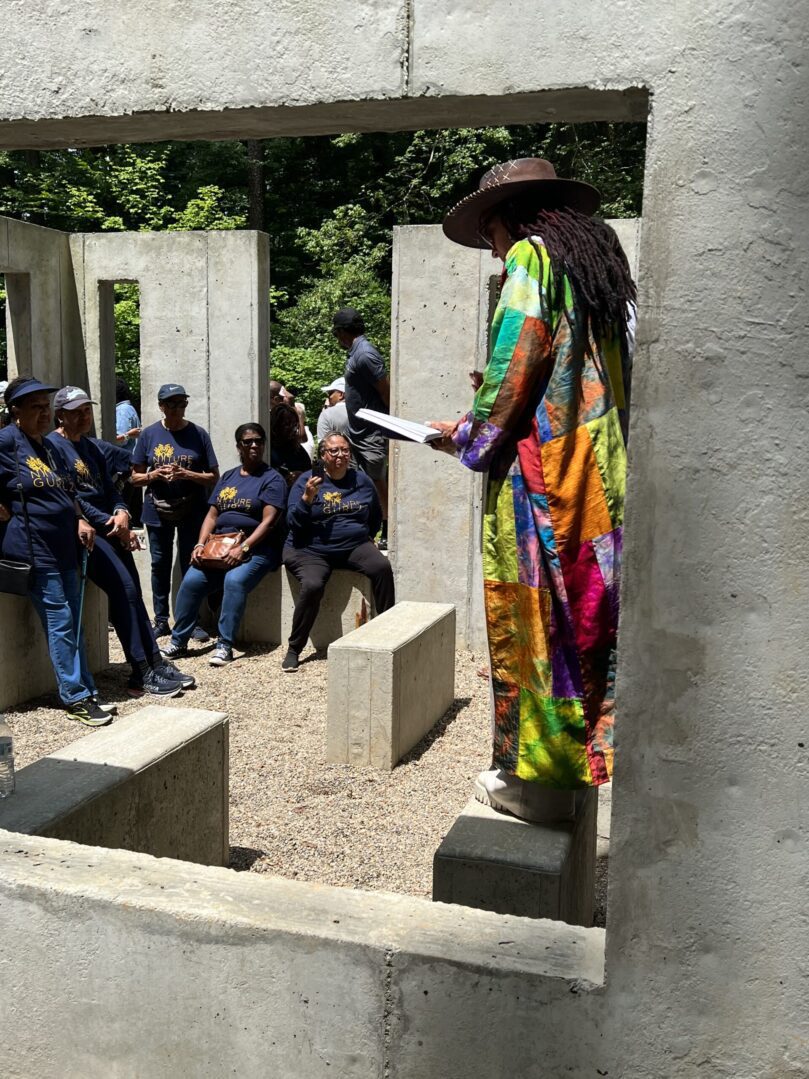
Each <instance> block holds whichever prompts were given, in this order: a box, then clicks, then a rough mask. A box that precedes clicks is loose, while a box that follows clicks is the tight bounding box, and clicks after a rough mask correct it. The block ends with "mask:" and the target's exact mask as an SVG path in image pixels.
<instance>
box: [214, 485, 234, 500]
mask: <svg viewBox="0 0 809 1079" xmlns="http://www.w3.org/2000/svg"><path fill="white" fill-rule="evenodd" d="M237 494H238V491H237V490H236V488H235V487H223V488H222V490H221V491H220V492H219V494H218V495H217V498H216V501H217V502H228V501H230V499H231V498H235V497H236V495H237Z"/></svg>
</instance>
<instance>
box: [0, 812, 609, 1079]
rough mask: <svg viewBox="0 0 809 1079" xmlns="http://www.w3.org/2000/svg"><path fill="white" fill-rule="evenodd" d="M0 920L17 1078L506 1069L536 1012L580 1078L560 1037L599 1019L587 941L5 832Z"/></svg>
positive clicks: (475, 916)
mask: <svg viewBox="0 0 809 1079" xmlns="http://www.w3.org/2000/svg"><path fill="white" fill-rule="evenodd" d="M0 913H2V918H3V925H4V927H5V931H6V934H7V935H10V937H11V938H12V939H13V940H14V947H13V948H11V947H10V948H6V949H4V950H3V951H2V953H0V972H1V973H2V982H3V985H4V986H6V987H7V988H8V990H9V991H8V992H7V994H6V1000H5V1003H4V1010H3V1031H4V1036H5V1038H6V1039H7V1041H8V1044H9V1045H11V1046H13V1047H14V1051H13V1053H12V1052H10V1053H8V1054H7V1059H6V1061H5V1064H4V1066H5V1068H6V1073H7V1074H8V1075H9V1076H11V1077H13V1079H23V1077H25V1079H28V1077H29V1076H31V1075H36V1076H37V1079H56V1077H58V1079H64V1077H65V1076H73V1075H79V1074H81V1075H83V1076H87V1077H89V1079H95V1077H98V1079H107V1076H109V1075H110V1073H111V1071H113V1070H114V1071H115V1072H116V1073H117V1074H120V1075H132V1076H135V1075H136V1076H138V1079H152V1077H158V1076H160V1077H164V1076H169V1075H171V1074H174V1075H178V1074H179V1075H183V1076H204V1075H225V1074H231V1073H235V1074H237V1075H239V1076H245V1077H256V1079H259V1077H261V1079H263V1077H265V1076H267V1075H279V1076H281V1075H283V1076H294V1077H295V1079H310V1077H311V1079H314V1077H317V1079H321V1077H326V1076H330V1077H332V1079H334V1077H340V1079H355V1077H356V1079H372V1077H373V1079H379V1077H381V1076H383V1075H386V1074H390V1075H396V1076H398V1075H419V1076H421V1077H422V1079H424V1077H430V1079H432V1077H433V1076H439V1075H440V1076H442V1079H443V1077H445V1076H446V1077H448V1079H455V1077H457V1079H461V1076H467V1077H468V1076H469V1075H470V1074H489V1075H502V1074H503V1072H502V1071H498V1070H497V1069H498V1068H499V1067H500V1064H499V1063H498V1062H499V1061H500V1060H501V1059H502V1056H501V1055H502V1045H503V1043H504V1041H505V1042H507V1043H508V1044H513V1045H514V1056H513V1060H514V1062H516V1063H523V1064H524V1063H525V1062H526V1061H527V1056H526V1054H528V1053H529V1047H528V1046H525V1045H524V1044H523V1043H522V1041H521V1040H520V1038H519V1033H520V1032H521V1031H523V1030H525V1029H526V1026H525V1024H526V1023H527V1022H528V1019H529V1017H531V1020H532V1022H533V1023H534V1024H535V1023H536V1021H537V1015H541V1016H542V1026H543V1034H542V1039H543V1046H545V1047H547V1051H548V1053H549V1054H552V1055H553V1056H554V1058H555V1059H558V1058H559V1054H561V1053H562V1052H563V1051H566V1052H567V1053H568V1054H569V1056H568V1059H569V1060H570V1062H571V1069H570V1074H572V1075H584V1074H585V1072H584V1070H583V1069H584V1068H585V1067H589V1066H590V1061H589V1060H588V1057H587V1053H586V1051H585V1048H584V1044H583V1039H579V1040H576V1039H573V1041H572V1042H571V1043H570V1044H569V1045H567V1047H566V1042H567V1041H569V1036H568V1032H569V1030H570V1029H571V1028H574V1029H575V1028H579V1029H586V1028H587V1027H589V1026H590V1025H591V1024H592V1023H593V1021H594V1007H595V1006H596V1005H597V1003H598V999H599V996H598V993H597V987H598V986H600V985H601V983H602V979H603V940H604V934H603V931H602V930H598V929H589V930H588V929H581V928H577V927H573V926H567V925H563V924H561V923H559V922H536V921H531V920H528V919H522V918H509V917H501V916H498V915H494V914H489V913H488V912H485V911H477V910H472V909H469V908H462V907H451V906H445V905H443V904H431V903H430V902H429V901H428V900H421V899H411V898H405V897H403V896H393V895H387V894H384V893H378V892H375V893H368V892H359V891H348V890H344V889H337V888H329V887H325V886H317V885H307V884H301V883H298V882H295V881H286V880H280V879H278V878H273V877H258V876H254V875H252V874H249V873H239V874H237V873H235V872H232V871H230V870H225V869H215V868H210V867H206V866H196V865H189V864H187V863H182V862H171V861H166V860H157V859H154V858H150V857H147V856H145V855H141V854H131V853H129V852H126V851H107V850H98V849H94V848H90V847H79V846H76V845H74V844H71V843H65V842H59V841H56V840H53V839H41V838H36V837H30V836H21V835H19V834H14V833H9V832H0ZM77 978H78V979H80V986H81V991H80V992H77V988H76V987H77ZM111 986H112V987H114V992H112V991H110V987H111ZM481 1009H484V1010H485V1014H486V1022H485V1023H482V1022H481V1019H480V1016H481ZM54 1016H58V1017H59V1022H54ZM133 1016H137V1022H133ZM475 1016H477V1020H476V1021H473V1020H474V1017H475ZM529 1025H530V1024H529ZM43 1030H47V1031H48V1036H47V1037H42V1031H43ZM493 1030H496V1031H497V1032H498V1036H497V1037H496V1038H494V1037H493V1036H492V1031H493ZM459 1041H463V1042H465V1046H464V1047H463V1048H461V1047H457V1048H455V1050H454V1052H452V1053H451V1054H447V1055H446V1058H445V1063H444V1065H443V1067H441V1068H438V1069H436V1066H435V1064H436V1061H437V1060H438V1059H439V1057H440V1056H441V1054H442V1047H443V1046H456V1043H458V1042H459ZM532 1052H533V1054H534V1058H535V1054H536V1048H535V1046H534V1047H533V1049H532ZM473 1060H476V1061H477V1062H478V1063H479V1065H480V1070H477V1068H475V1069H474V1070H470V1061H473ZM520 1074H525V1075H539V1074H541V1072H539V1071H537V1070H536V1069H533V1070H532V1069H531V1068H530V1067H529V1068H528V1069H527V1070H526V1069H525V1068H523V1070H522V1071H521V1072H520ZM547 1074H550V1073H547Z"/></svg>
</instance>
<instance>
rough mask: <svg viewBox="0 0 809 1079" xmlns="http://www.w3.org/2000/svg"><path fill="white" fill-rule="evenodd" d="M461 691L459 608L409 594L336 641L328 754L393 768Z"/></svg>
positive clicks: (340, 760) (332, 758) (344, 761)
mask: <svg viewBox="0 0 809 1079" xmlns="http://www.w3.org/2000/svg"><path fill="white" fill-rule="evenodd" d="M454 697H455V608H454V607H453V606H452V605H451V604H447V603H413V602H411V601H408V600H404V601H402V602H400V603H397V604H396V605H395V606H394V607H392V608H391V609H390V610H389V611H385V613H384V614H381V615H379V617H378V618H375V619H374V620H373V621H372V622H369V623H367V625H364V626H361V627H360V628H359V629H356V630H354V632H353V633H349V634H348V635H347V636H345V637H343V638H342V639H341V640H338V641H335V642H334V644H332V645H330V646H329V700H328V717H327V726H326V760H327V761H331V762H332V763H339V764H353V765H356V766H358V767H363V766H366V765H367V766H370V767H372V768H381V769H385V770H390V769H391V768H394V767H395V766H396V764H397V762H398V761H400V760H401V758H402V757H403V756H404V755H405V753H407V752H408V751H409V750H411V749H412V748H413V746H415V745H416V744H417V743H418V742H420V741H421V739H422V738H423V737H424V735H425V734H427V732H428V731H430V730H432V728H433V726H434V725H435V723H437V722H438V720H439V719H440V718H441V716H443V715H444V713H445V712H446V711H447V709H448V708H449V707H450V706H451V704H452V702H453V700H454Z"/></svg>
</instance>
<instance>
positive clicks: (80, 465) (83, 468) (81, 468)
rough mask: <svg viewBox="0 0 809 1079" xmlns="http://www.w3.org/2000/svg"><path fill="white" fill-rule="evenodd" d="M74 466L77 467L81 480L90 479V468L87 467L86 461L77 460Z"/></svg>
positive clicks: (77, 473)
mask: <svg viewBox="0 0 809 1079" xmlns="http://www.w3.org/2000/svg"><path fill="white" fill-rule="evenodd" d="M74 467H75V469H76V475H77V476H78V477H79V479H81V480H89V479H90V469H89V468H88V467H87V465H86V464H85V463H84V461H76V464H75V466H74Z"/></svg>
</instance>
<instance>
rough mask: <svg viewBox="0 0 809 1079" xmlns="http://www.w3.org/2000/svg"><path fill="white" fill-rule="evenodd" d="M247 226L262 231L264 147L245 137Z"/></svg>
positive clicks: (258, 142) (256, 141) (256, 140)
mask: <svg viewBox="0 0 809 1079" xmlns="http://www.w3.org/2000/svg"><path fill="white" fill-rule="evenodd" d="M246 145H247V202H248V209H247V227H248V228H251V229H257V230H258V231H259V232H264V231H265V229H264V148H263V146H262V144H261V142H260V141H259V140H258V139H247V143H246Z"/></svg>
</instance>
